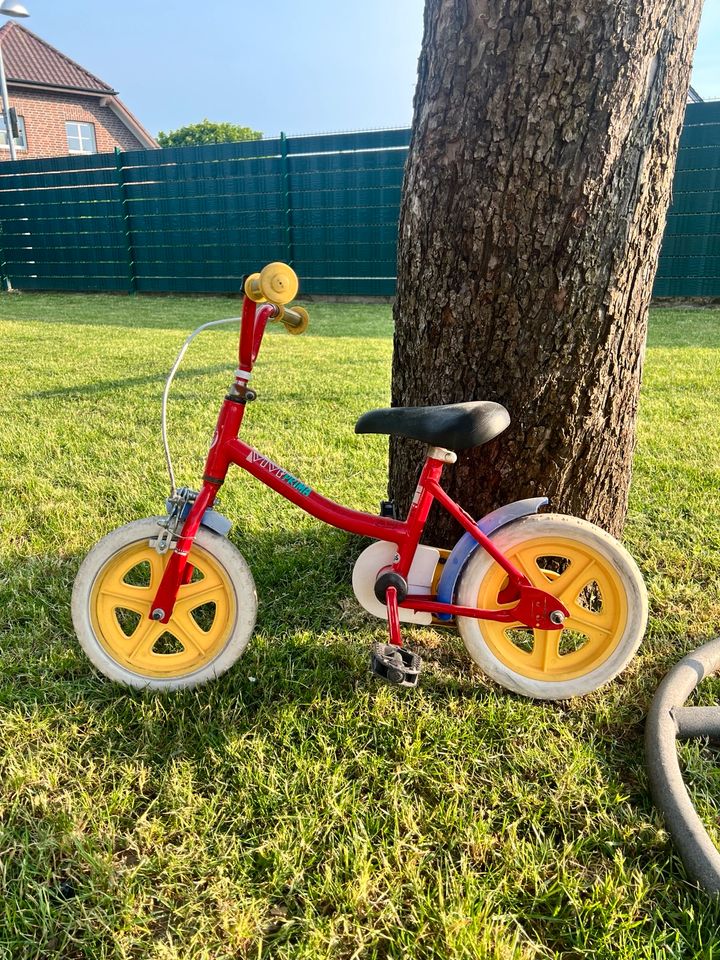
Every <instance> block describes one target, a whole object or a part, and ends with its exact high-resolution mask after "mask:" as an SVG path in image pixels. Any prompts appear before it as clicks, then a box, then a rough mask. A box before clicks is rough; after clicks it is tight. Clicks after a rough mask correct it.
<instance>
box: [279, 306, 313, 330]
mask: <svg viewBox="0 0 720 960" xmlns="http://www.w3.org/2000/svg"><path fill="white" fill-rule="evenodd" d="M289 312H290V313H292V314H293V316H297V318H298V320H299V321H300V322H299V323H286V324H285V329H286V330H287V332H288V333H294V334H298V333H305V331H306V330H307V328H308V324H309V323H310V317H309V316H308V312H307V310H306V309H305V308H304V307H298V306H295V307H293V308H292V310H291V311H289ZM281 319H282V318H281Z"/></svg>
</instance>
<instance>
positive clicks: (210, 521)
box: [200, 507, 232, 537]
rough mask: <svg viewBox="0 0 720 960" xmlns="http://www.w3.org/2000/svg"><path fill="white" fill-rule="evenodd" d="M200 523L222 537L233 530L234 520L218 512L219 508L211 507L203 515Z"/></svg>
mask: <svg viewBox="0 0 720 960" xmlns="http://www.w3.org/2000/svg"><path fill="white" fill-rule="evenodd" d="M200 524H201V525H202V526H203V527H207V528H208V530H212V531H213V533H217V534H219V535H220V536H221V537H226V536H227V535H228V534H229V533H230V531H231V530H232V520H228V518H227V517H224V516H223V515H222V514H221V513H218V512H217V510H211V509H210V508H209V507H208V509H207V510H206V511H205V513H204V514H203V515H202V520H201V521H200Z"/></svg>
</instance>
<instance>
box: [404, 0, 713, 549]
mask: <svg viewBox="0 0 720 960" xmlns="http://www.w3.org/2000/svg"><path fill="white" fill-rule="evenodd" d="M701 7H702V0H594V2H587V0H426V9H425V34H424V39H423V46H422V53H421V56H420V62H419V68H418V71H419V75H418V85H417V90H416V94H415V105H414V120H413V135H412V141H411V145H410V153H409V156H408V162H407V168H406V173H405V185H404V191H403V201H402V208H401V214H400V234H399V247H398V289H397V298H396V303H395V308H394V317H395V344H394V358H393V384H392V402H393V405H395V406H398V405H422V404H439V403H453V402H458V401H463V400H496V401H499V402H500V403H503V404H504V405H505V406H506V407H507V408H508V410H509V412H510V415H511V417H512V424H511V426H510V427H509V429H508V430H507V431H506V432H505V433H504V434H502V435H501V436H500V437H499V438H498V439H496V440H493V441H492V442H491V443H489V444H486V445H484V446H482V447H479V448H476V449H474V450H471V451H467V452H466V453H462V454H460V456H459V458H458V463H457V465H456V466H455V467H450V468H447V469H446V474H445V478H444V484H445V486H446V488H447V489H448V490H449V492H450V493H451V495H453V496H454V497H455V499H457V500H459V501H460V502H461V504H462V505H463V506H464V507H465V508H466V509H468V510H469V511H470V512H471V513H473V514H475V515H476V516H481V515H482V514H484V513H485V512H487V511H488V510H490V509H492V508H493V507H495V506H497V505H499V504H500V503H504V502H507V501H510V500H515V499H518V498H522V497H527V496H538V495H543V494H545V495H547V496H549V497H550V498H551V505H552V508H553V509H554V510H556V511H559V512H563V513H572V514H576V515H578V516H581V517H585V518H586V519H588V520H591V521H592V522H594V523H597V524H599V525H600V526H602V527H604V528H605V529H607V530H609V531H610V532H611V533H613V534H615V535H618V534H619V533H620V531H621V529H622V525H623V522H624V519H625V514H626V510H627V499H628V487H629V483H630V474H631V462H632V455H633V449H634V445H635V420H636V414H637V407H638V394H639V388H640V376H641V369H642V361H643V353H644V344H645V337H646V331H647V312H648V305H649V301H650V296H651V291H652V282H653V278H654V275H655V270H656V266H657V258H658V253H659V247H660V241H661V239H662V232H663V229H664V224H665V215H666V211H667V207H668V204H669V201H670V192H671V186H672V175H673V169H674V163H675V156H676V153H677V146H678V139H679V134H680V129H681V125H682V120H683V115H684V110H685V99H686V96H687V89H688V85H689V81H690V68H691V63H692V54H693V51H694V49H695V43H696V39H697V27H698V21H699V18H700V11H701ZM422 452H423V448H422V446H421V445H420V444H419V443H417V442H415V441H408V440H402V439H399V438H393V440H392V441H391V458H390V492H391V495H392V496H393V497H394V498H395V500H396V502H397V504H398V506H399V507H400V509H401V511H403V513H404V511H406V510H407V508H408V505H409V503H410V501H411V499H412V496H413V491H414V488H415V484H416V482H417V476H418V471H419V463H420V459H421V457H422ZM456 533H457V527H456V525H455V523H454V521H451V520H450V518H449V517H447V515H446V514H444V513H440V512H439V511H438V510H437V507H435V508H434V512H433V514H432V515H431V522H430V527H429V528H428V535H427V536H426V539H427V540H428V541H429V542H434V543H436V544H437V545H443V544H447V543H448V542H450V541H452V540H453V539H455V537H456Z"/></svg>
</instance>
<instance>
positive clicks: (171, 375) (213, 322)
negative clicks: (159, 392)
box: [161, 317, 240, 499]
mask: <svg viewBox="0 0 720 960" xmlns="http://www.w3.org/2000/svg"><path fill="white" fill-rule="evenodd" d="M239 322H240V317H226V318H225V319H224V320H211V321H210V322H209V323H203V324H202V325H201V326H199V327H197V328H196V329H195V330H193V332H192V333H191V334H190V336H189V337H188V338H187V340H186V341H185V343H184V344H183V345H182V347H181V348H180V353H178V355H177V357H176V358H175V363H174V364H173V365H172V368H171V370H170V373H169V374H168V377H167V380H166V381H165V390H164V391H163V398H162V419H161V429H162V441H163V447H164V448H165V462H166V463H167V470H168V474H169V476H170V498H171V499H172V498H173V497H174V496H175V494H176V493H177V487H176V486H175V471H174V470H173V465H172V458H171V456H170V447H169V445H168V438H167V403H168V396H169V395H170V387H171V386H172V382H173V380H174V379H175V374H176V373H177V370H178V367H179V366H180V364H181V363H182V358H183V357H184V356H185V352H186V350H187V348H188V347H189V346H190V344H191V342H192V341H193V339H194V338H195V337H196V336H197V335H198V334H199V333H202V331H203V330H207V329H208V328H209V327H219V326H220V325H221V324H223V323H239Z"/></svg>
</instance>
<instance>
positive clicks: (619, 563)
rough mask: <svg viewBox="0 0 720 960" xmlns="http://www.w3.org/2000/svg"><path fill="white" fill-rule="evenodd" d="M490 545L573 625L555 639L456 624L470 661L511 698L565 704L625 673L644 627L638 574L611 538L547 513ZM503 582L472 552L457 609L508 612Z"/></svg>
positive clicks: (514, 626)
mask: <svg viewBox="0 0 720 960" xmlns="http://www.w3.org/2000/svg"><path fill="white" fill-rule="evenodd" d="M492 539H493V543H495V544H496V546H497V547H498V548H499V549H500V550H502V552H503V553H504V554H505V556H507V557H508V559H510V560H511V561H512V563H513V564H515V566H516V567H518V568H519V569H520V570H521V571H522V572H523V573H524V574H525V575H526V576H527V577H528V578H529V579H530V581H531V582H532V583H533V584H534V585H535V586H536V587H540V588H542V589H543V590H546V591H547V592H548V593H551V594H552V595H553V596H555V597H557V598H558V599H559V600H560V601H561V602H562V603H563V604H564V605H565V607H567V609H568V611H569V613H570V616H569V617H568V618H567V619H566V621H565V623H564V625H563V628H562V629H560V630H532V629H530V628H528V627H525V626H524V625H523V624H521V623H510V624H506V623H496V622H493V621H487V620H475V619H473V618H469V617H461V618H458V628H459V630H460V633H461V635H462V637H463V640H464V642H465V646H466V647H467V649H468V652H469V653H470V655H471V656H472V658H473V659H474V660H475V661H476V663H477V664H478V665H479V666H480V667H481V668H482V670H483V671H484V672H485V673H487V674H488V676H490V677H492V678H493V679H494V680H497V681H498V682H499V683H501V684H503V686H505V687H508V688H509V689H511V690H514V691H516V692H517V693H522V694H525V695H526V696H530V697H538V698H542V699H551V700H555V699H564V698H566V697H572V696H579V695H582V694H585V693H589V692H590V691H591V690H595V689H596V688H597V687H599V686H601V685H602V684H604V683H607V682H608V681H609V680H611V679H612V678H613V677H614V676H616V675H617V674H618V673H619V672H620V671H621V670H622V669H624V667H625V666H626V665H627V664H628V662H629V661H630V659H631V658H632V656H633V654H634V653H635V651H636V649H637V647H638V645H639V644H640V641H641V640H642V637H643V634H644V632H645V626H646V623H647V594H646V591H645V585H644V583H643V580H642V577H641V575H640V571H639V570H638V568H637V566H636V564H635V562H634V560H633V559H632V557H630V555H629V554H628V553H627V551H626V550H625V549H624V548H623V547H622V546H621V545H620V544H619V543H618V542H617V541H616V540H614V539H613V538H612V537H611V536H609V534H607V533H605V531H603V530H600V529H599V528H598V527H595V526H593V525H592V524H590V523H587V522H585V521H584V520H579V519H577V518H575V517H564V516H557V515H552V514H541V515H538V516H532V517H526V518H524V519H522V520H519V521H516V522H515V523H512V524H509V525H508V526H507V527H504V528H502V529H501V530H499V531H498V532H497V534H495V535H494V536H493V538H492ZM506 585H507V575H506V574H505V572H504V570H503V569H502V568H501V567H500V566H499V565H498V564H496V563H495V562H494V561H493V560H492V558H491V557H489V555H488V554H486V553H485V552H484V551H482V550H480V549H479V550H477V551H476V552H475V553H474V554H473V556H472V557H471V559H470V561H469V562H468V565H467V567H466V569H465V571H464V572H463V575H462V578H461V582H460V586H459V589H458V600H459V602H460V603H461V604H462V605H467V606H476V607H479V608H481V609H486V610H492V609H498V608H503V607H505V608H509V607H512V606H513V604H512V603H510V604H500V603H499V602H498V597H499V595H500V594H501V592H502V590H503V588H504V587H505V586H506Z"/></svg>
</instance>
